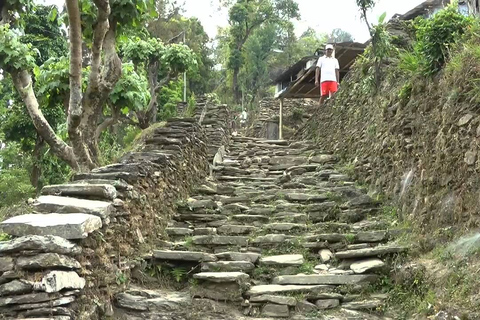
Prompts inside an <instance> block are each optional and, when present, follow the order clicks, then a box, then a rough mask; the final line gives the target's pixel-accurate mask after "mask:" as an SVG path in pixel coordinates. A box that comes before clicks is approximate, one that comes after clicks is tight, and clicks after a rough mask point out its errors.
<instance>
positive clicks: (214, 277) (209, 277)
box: [193, 272, 250, 283]
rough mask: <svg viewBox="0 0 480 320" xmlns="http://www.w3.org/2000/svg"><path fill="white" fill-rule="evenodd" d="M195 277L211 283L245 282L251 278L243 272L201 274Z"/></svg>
mask: <svg viewBox="0 0 480 320" xmlns="http://www.w3.org/2000/svg"><path fill="white" fill-rule="evenodd" d="M193 277H194V278H195V279H198V280H206V281H211V282H217V283H223V282H245V281H247V280H248V279H250V276H249V275H248V274H246V273H243V272H200V273H197V274H194V275H193Z"/></svg>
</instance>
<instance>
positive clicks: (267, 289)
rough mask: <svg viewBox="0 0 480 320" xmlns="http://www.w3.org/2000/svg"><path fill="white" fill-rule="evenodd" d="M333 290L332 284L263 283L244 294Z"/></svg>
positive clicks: (308, 292)
mask: <svg viewBox="0 0 480 320" xmlns="http://www.w3.org/2000/svg"><path fill="white" fill-rule="evenodd" d="M334 290H335V287H334V286H328V285H279V284H265V285H258V286H252V287H251V288H250V290H248V291H247V292H246V293H245V295H246V296H248V297H253V296H259V295H265V294H284V293H307V294H313V293H317V294H320V293H332V292H333V291H334Z"/></svg>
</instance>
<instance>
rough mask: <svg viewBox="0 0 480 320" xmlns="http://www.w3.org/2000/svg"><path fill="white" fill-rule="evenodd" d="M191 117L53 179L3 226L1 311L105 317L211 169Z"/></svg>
mask: <svg viewBox="0 0 480 320" xmlns="http://www.w3.org/2000/svg"><path fill="white" fill-rule="evenodd" d="M204 141H207V140H206V136H205V134H204V131H203V129H202V128H201V127H200V125H199V124H198V123H197V120H196V119H194V118H184V119H171V120H169V121H168V122H167V124H166V125H165V126H164V127H156V128H155V129H152V130H151V133H150V134H149V135H148V136H146V138H145V139H144V143H143V144H142V146H140V147H138V148H137V150H136V151H135V152H130V153H128V154H126V155H125V156H124V157H123V158H122V159H120V160H119V162H118V163H116V164H112V165H108V166H105V167H101V168H98V169H95V170H93V171H92V172H90V173H84V174H78V175H76V176H75V177H74V178H73V181H72V182H69V183H66V184H63V185H56V186H47V187H45V188H44V189H43V190H42V192H41V196H39V197H38V198H37V199H35V200H32V201H31V204H32V213H31V214H26V215H22V216H16V217H13V218H11V219H8V220H6V221H4V222H2V223H1V224H0V229H1V231H2V232H5V233H7V234H10V235H12V237H13V238H12V240H10V241H4V242H0V319H23V318H45V319H46V318H48V319H61V320H64V319H65V320H69V319H100V318H103V317H105V316H111V315H112V312H113V309H112V306H111V303H110V297H111V296H112V295H113V294H114V293H115V292H119V291H121V289H122V286H123V284H124V283H125V281H126V279H128V275H129V274H130V272H132V270H135V268H138V267H139V263H140V262H138V261H139V260H138V258H139V257H141V256H142V255H143V256H145V255H146V256H148V252H149V249H151V248H152V247H154V246H156V245H157V244H158V243H161V240H162V238H163V232H164V229H165V226H166V224H167V222H168V221H169V220H170V216H171V214H173V212H174V210H175V206H176V201H177V199H179V198H181V197H185V196H186V195H187V194H188V193H189V191H190V189H191V188H192V187H193V185H195V184H196V183H198V182H199V181H200V180H201V178H203V177H204V176H205V175H206V174H207V172H208V163H207V145H206V144H205V142H204Z"/></svg>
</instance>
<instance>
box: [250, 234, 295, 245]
mask: <svg viewBox="0 0 480 320" xmlns="http://www.w3.org/2000/svg"><path fill="white" fill-rule="evenodd" d="M286 239H287V236H286V235H284V234H267V235H265V236H259V237H256V238H255V239H253V243H256V244H276V243H283V242H285V240H286Z"/></svg>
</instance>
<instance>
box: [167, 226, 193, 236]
mask: <svg viewBox="0 0 480 320" xmlns="http://www.w3.org/2000/svg"><path fill="white" fill-rule="evenodd" d="M165 232H166V233H167V234H168V235H169V236H183V237H184V236H189V235H191V234H193V230H192V229H188V228H165Z"/></svg>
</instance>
